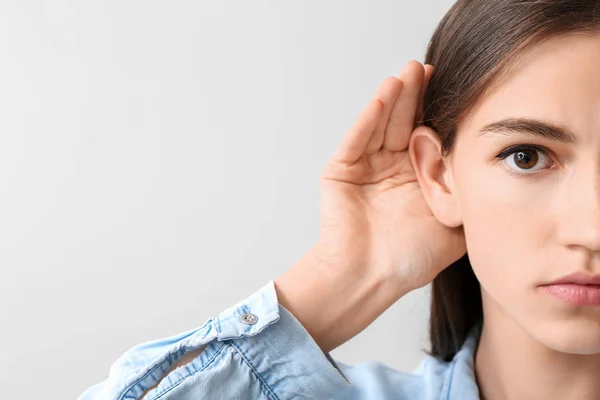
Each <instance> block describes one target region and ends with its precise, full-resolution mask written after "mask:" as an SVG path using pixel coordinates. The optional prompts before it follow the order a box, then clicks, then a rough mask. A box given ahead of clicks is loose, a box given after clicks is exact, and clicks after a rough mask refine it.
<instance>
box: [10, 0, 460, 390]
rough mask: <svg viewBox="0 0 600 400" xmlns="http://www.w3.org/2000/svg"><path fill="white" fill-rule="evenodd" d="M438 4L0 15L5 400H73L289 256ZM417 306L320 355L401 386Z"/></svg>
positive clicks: (124, 5)
mask: <svg viewBox="0 0 600 400" xmlns="http://www.w3.org/2000/svg"><path fill="white" fill-rule="evenodd" d="M451 4H452V2H451V1H449V0H436V1H433V0H429V1H424V2H415V1H398V0H396V1H372V0H371V1H367V0H363V1H314V0H313V1H302V2H300V1H295V2H285V3H284V2H277V1H257V0H254V1H230V2H217V1H189V0H188V1H170V2H166V1H147V0H145V1H141V0H137V1H116V0H111V1H106V0H103V1H94V2H91V1H66V0H51V1H50V0H47V1H23V0H3V1H1V2H0V265H1V271H2V276H1V279H0V304H1V305H2V329H1V330H0V335H1V340H0V346H1V349H0V350H1V354H0V360H1V361H0V362H1V364H0V365H1V367H0V368H1V370H0V384H1V387H2V398H6V399H9V398H10V399H20V398H23V399H38V398H45V399H74V398H76V397H77V396H78V395H79V394H80V393H81V392H82V391H83V390H84V389H85V388H87V387H88V386H90V385H92V384H94V383H96V382H98V381H100V380H102V379H104V378H105V377H106V376H107V374H108V369H109V366H110V364H111V363H112V362H113V361H115V360H116V358H117V357H118V356H120V355H121V354H122V353H123V352H124V351H126V350H127V349H128V348H129V347H131V346H133V345H135V344H137V343H140V342H143V341H147V340H151V339H157V338H160V337H164V336H170V335H173V334H176V333H178V332H180V331H184V330H188V329H192V328H194V327H196V326H199V325H201V324H202V323H203V322H204V321H205V320H206V319H208V318H210V317H214V316H215V315H217V314H218V313H219V312H220V311H221V310H222V309H224V308H226V307H228V306H230V305H232V304H233V303H235V302H237V301H239V300H241V299H243V298H245V297H246V296H248V295H249V294H250V293H252V292H254V291H255V290H257V289H258V288H260V287H262V286H263V285H264V284H265V283H266V282H267V281H268V280H271V279H275V278H276V277H277V276H278V275H279V274H281V273H282V272H283V271H284V270H285V269H286V268H287V267H289V266H290V265H292V264H293V263H294V262H296V261H297V260H298V259H299V258H300V257H301V255H302V254H303V253H304V252H306V251H307V250H308V249H309V248H310V246H311V245H312V244H313V243H314V242H315V240H316V239H317V237H318V226H319V204H320V193H319V174H320V172H321V170H322V168H323V166H324V165H325V162H326V161H327V159H328V158H329V157H330V155H331V154H332V152H333V151H334V150H335V148H336V147H337V145H338V143H339V141H340V139H341V138H342V136H343V134H344V133H345V131H346V130H347V129H348V128H349V127H350V126H351V125H352V123H353V122H354V120H355V118H356V116H357V115H358V113H359V112H360V110H362V109H363V107H364V106H365V105H366V104H367V102H368V101H369V99H370V98H371V96H372V95H373V93H374V91H375V89H376V88H377V86H378V85H379V83H380V82H381V81H382V80H383V79H384V78H385V77H386V76H389V75H397V74H398V72H399V70H400V68H401V67H402V66H403V65H404V64H405V63H406V62H407V61H409V60H410V59H416V60H419V61H423V57H424V53H425V49H426V45H427V42H428V40H429V38H430V36H431V33H432V32H433V29H434V27H435V26H436V24H437V22H438V21H439V20H440V18H441V17H442V16H443V14H444V13H445V12H446V10H447V9H448V8H449V7H450V6H451ZM398 245H399V246H401V245H402V244H401V243H398ZM428 310H429V287H426V288H424V289H421V290H418V291H415V292H412V293H410V294H409V295H407V296H406V297H404V298H403V299H402V300H401V301H400V302H398V303H396V304H395V305H394V306H393V307H392V308H390V309H389V310H388V311H387V312H386V313H384V314H383V315H382V316H381V317H380V318H379V319H378V320H376V321H375V322H374V323H373V324H372V325H371V326H369V328H367V330H365V331H364V332H363V333H361V334H360V335H358V336H357V337H355V338H354V339H352V340H350V341H349V342H347V343H346V344H344V345H343V346H341V347H339V348H338V349H336V350H334V351H333V353H332V355H333V356H334V358H336V359H338V360H341V361H344V362H347V363H356V362H360V361H367V360H376V361H380V362H383V363H385V364H387V365H389V366H390V367H392V368H397V369H400V370H404V371H410V370H412V369H413V368H414V367H415V366H416V365H417V364H418V362H419V361H420V360H421V359H422V358H423V357H424V355H423V353H422V352H421V348H422V347H426V346H427V317H428Z"/></svg>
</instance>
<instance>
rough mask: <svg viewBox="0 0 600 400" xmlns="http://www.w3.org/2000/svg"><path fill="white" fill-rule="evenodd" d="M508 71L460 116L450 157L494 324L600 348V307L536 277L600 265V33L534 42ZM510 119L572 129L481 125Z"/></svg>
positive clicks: (571, 349) (582, 349)
mask: <svg viewBox="0 0 600 400" xmlns="http://www.w3.org/2000/svg"><path fill="white" fill-rule="evenodd" d="M508 73H509V74H510V75H509V76H508V77H509V79H508V81H507V83H505V84H503V85H501V86H500V87H499V88H498V89H497V90H495V91H494V92H492V93H490V94H489V95H488V96H486V97H485V98H484V99H483V100H482V101H481V103H480V104H479V105H478V106H477V107H476V109H474V111H473V112H472V113H471V114H470V115H469V116H468V117H466V118H465V119H463V120H462V121H461V122H460V124H459V126H458V131H457V132H458V133H457V139H456V143H455V147H454V150H453V154H452V156H451V158H450V159H449V161H448V163H449V173H450V174H451V178H452V180H451V181H452V186H453V188H452V196H453V198H454V201H455V202H456V208H457V210H458V214H460V218H461V220H462V223H463V226H464V229H465V235H466V240H467V249H468V253H469V258H470V260H471V263H472V265H473V269H474V271H475V274H476V275H477V278H478V279H479V281H480V283H481V286H482V296H483V301H484V315H485V319H486V324H488V323H489V324H494V325H499V326H498V327H494V328H493V329H500V330H504V333H506V334H507V335H511V334H512V335H515V334H517V335H518V332H520V333H522V332H527V333H529V334H530V335H531V336H532V337H534V338H535V339H537V340H538V341H539V342H542V343H544V344H545V345H546V346H547V347H549V348H553V349H555V350H558V351H563V352H567V353H578V354H595V353H600V306H597V305H596V306H581V305H572V304H568V303H566V302H564V301H561V300H559V299H557V298H555V297H554V296H551V295H550V294H548V293H547V292H544V291H542V290H539V288H538V286H539V285H542V284H546V283H549V282H551V281H553V280H556V279H558V278H560V277H563V276H564V275H567V274H570V273H572V272H576V271H585V272H588V273H591V274H600V35H596V36H594V37H584V36H581V35H569V36H564V37H561V38H559V39H553V40H552V41H549V42H546V43H544V44H541V45H538V46H537V47H536V48H535V49H533V50H532V51H530V52H528V53H527V54H526V55H525V56H524V57H523V58H522V60H521V62H520V63H519V65H518V66H517V67H516V69H514V70H512V71H510V72H508ZM506 118H512V119H516V118H525V119H527V120H536V121H539V122H544V123H548V124H553V125H557V126H560V127H563V128H564V129H565V130H568V131H569V132H570V134H571V135H572V136H573V137H570V136H568V134H560V133H559V132H556V131H554V130H552V129H551V128H543V127H538V128H536V127H535V126H532V129H534V130H535V131H537V132H538V133H537V134H534V133H532V132H531V131H530V130H529V129H527V128H526V126H527V125H526V124H524V123H517V126H516V128H515V129H513V130H507V129H497V130H494V131H489V132H486V133H484V134H481V133H480V130H481V129H482V128H483V127H484V126H486V125H488V124H491V123H496V122H498V121H501V120H504V119H506ZM515 146H521V148H519V147H516V148H515ZM523 146H525V147H523Z"/></svg>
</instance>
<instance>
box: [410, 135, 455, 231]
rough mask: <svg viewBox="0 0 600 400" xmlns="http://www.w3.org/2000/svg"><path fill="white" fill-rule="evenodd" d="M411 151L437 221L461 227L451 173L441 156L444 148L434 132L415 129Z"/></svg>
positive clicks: (425, 195) (423, 188)
mask: <svg viewBox="0 0 600 400" xmlns="http://www.w3.org/2000/svg"><path fill="white" fill-rule="evenodd" d="M408 152H409V156H410V161H411V162H412V165H413V168H414V169H415V173H416V174H417V179H418V181H419V185H420V186H421V191H422V193H423V196H424V197H425V201H426V202H427V205H428V206H429V208H430V209H431V212H432V213H433V215H434V216H435V218H436V219H437V220H438V221H440V222H441V223H442V224H444V225H446V226H448V227H457V226H460V225H462V216H461V214H460V211H459V207H458V203H457V199H456V193H455V191H454V184H453V177H452V170H451V169H450V162H449V160H445V159H444V157H443V156H442V145H441V143H440V139H439V138H438V136H437V134H436V133H435V131H433V130H432V129H431V128H429V127H426V126H419V127H418V128H416V129H415V130H414V131H413V133H412V136H411V137H410V141H409V145H408Z"/></svg>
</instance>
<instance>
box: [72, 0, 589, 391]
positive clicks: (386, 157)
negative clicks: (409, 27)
mask: <svg viewBox="0 0 600 400" xmlns="http://www.w3.org/2000/svg"><path fill="white" fill-rule="evenodd" d="M599 71H600V4H599V2H598V1H597V0H535V1H527V0H502V1H490V0H459V1H458V2H456V3H455V4H454V6H453V7H452V8H451V9H450V10H449V12H448V13H447V15H446V16H445V17H444V18H443V19H442V21H441V22H440V24H439V26H438V27H437V29H436V31H435V33H434V35H433V37H432V39H431V42H430V45H429V48H428V51H427V55H426V57H425V65H422V64H420V63H419V62H416V61H411V62H409V63H408V64H407V65H406V66H405V67H404V68H403V69H402V71H401V73H400V75H399V77H390V78H388V79H386V80H385V81H384V82H383V83H382V84H381V86H380V87H379V89H378V91H377V93H376V94H375V96H374V97H373V99H372V100H371V102H370V103H369V104H368V105H367V107H366V108H365V110H364V111H363V112H362V113H361V114H360V116H359V117H358V119H357V121H356V123H355V125H354V126H353V127H352V128H351V129H350V130H349V131H348V132H347V134H346V135H345V136H344V138H343V140H342V142H341V144H340V145H339V148H338V149H337V150H336V152H335V154H334V155H333V156H332V158H331V160H330V161H329V163H328V164H327V166H326V168H325V169H324V171H323V174H322V176H321V187H322V195H323V198H322V215H321V218H322V221H321V231H320V237H319V240H318V242H317V243H316V244H315V246H314V247H313V248H311V250H310V251H309V252H308V253H307V254H306V255H305V256H304V257H303V258H302V259H301V260H299V261H298V262H297V263H296V264H295V265H293V266H292V267H291V268H290V269H289V270H288V271H286V272H285V273H284V274H283V275H282V276H280V277H278V278H277V279H276V280H275V281H271V282H268V283H267V284H266V285H265V286H264V287H263V288H260V289H259V290H257V291H256V292H255V293H254V294H252V295H251V296H249V297H248V298H247V299H245V300H243V301H241V302H239V303H238V304H236V305H234V306H232V307H230V308H228V309H227V310H224V311H223V312H222V313H220V314H219V315H218V316H217V317H216V318H214V319H210V320H208V321H206V322H205V323H204V324H203V325H202V326H201V327H199V328H198V329H195V330H193V331H190V332H186V333H183V334H181V335H178V336H175V337H171V338H168V339H163V340H158V341H154V342H150V343H146V344H141V345H139V346H136V347H134V348H133V349H131V350H129V351H128V352H126V353H125V354H124V355H123V356H122V357H121V358H120V359H119V360H117V361H116V362H115V364H114V365H113V367H112V368H111V370H110V373H109V376H108V379H107V380H106V381H104V382H101V383H99V384H97V385H95V386H93V387H91V388H89V389H88V390H87V391H86V392H85V393H84V394H83V395H82V396H81V399H139V398H142V397H144V396H145V397H144V398H145V399H181V400H187V399H338V400H351V399H411V400H413V399H454V400H469V399H487V400H495V399H544V400H551V399H577V400H592V399H594V400H597V399H600V73H599ZM467 250H468V253H467ZM467 254H468V256H467ZM430 282H432V306H431V324H430V336H431V352H430V354H429V355H428V357H427V358H426V359H425V360H423V361H422V362H421V364H420V365H419V366H418V368H417V369H416V370H415V371H414V372H413V373H403V372H400V371H395V370H392V369H390V368H387V367H385V366H383V365H382V364H380V363H377V362H367V363H361V364H358V365H345V364H343V363H336V362H335V361H334V360H333V359H332V358H331V356H330V355H329V352H330V351H331V350H332V349H334V348H336V347H337V346H339V345H341V344H342V343H344V342H345V341H347V340H349V339H350V338H352V337H353V336H355V335H356V334H358V333H359V332H361V331H362V330H363V329H364V328H366V327H367V326H368V325H369V324H370V323H371V322H373V320H375V319H376V318H377V317H378V316H379V315H381V314H382V313H383V312H384V311H385V310H386V309H387V308H388V307H390V306H391V305H392V304H393V303H394V302H396V301H397V300H399V299H400V298H402V296H403V295H405V294H406V293H408V292H410V291H412V290H414V289H416V288H420V287H423V286H425V285H427V284H428V283H430Z"/></svg>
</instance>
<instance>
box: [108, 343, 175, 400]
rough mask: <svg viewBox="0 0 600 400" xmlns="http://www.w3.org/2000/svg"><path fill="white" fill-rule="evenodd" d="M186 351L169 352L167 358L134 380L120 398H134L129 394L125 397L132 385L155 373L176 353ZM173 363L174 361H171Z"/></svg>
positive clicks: (120, 399) (124, 399) (125, 399)
mask: <svg viewBox="0 0 600 400" xmlns="http://www.w3.org/2000/svg"><path fill="white" fill-rule="evenodd" d="M184 352H185V350H183V349H179V350H177V351H176V352H174V353H171V354H169V355H168V356H167V358H165V359H164V360H163V361H161V362H159V363H158V364H156V365H155V366H154V367H152V368H150V369H149V370H148V371H146V373H145V374H144V375H142V376H140V377H139V378H137V379H136V380H135V381H133V382H132V383H131V384H130V385H129V386H127V388H126V389H125V390H124V391H123V394H122V395H121V396H119V400H127V399H132V398H133V397H129V396H127V397H123V396H125V394H126V393H127V392H129V391H130V390H131V388H132V387H134V386H135V385H137V384H138V382H140V381H142V380H144V379H146V377H147V376H148V375H150V374H152V373H154V371H155V370H156V369H157V368H159V367H160V366H162V365H164V364H165V361H167V360H170V359H173V357H175V355H177V354H179V353H184ZM173 361H174V360H173ZM171 364H172V362H171Z"/></svg>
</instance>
